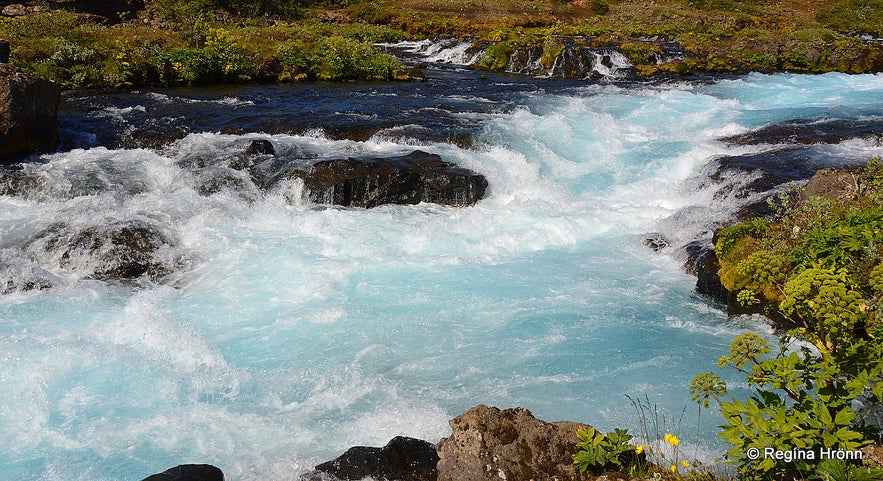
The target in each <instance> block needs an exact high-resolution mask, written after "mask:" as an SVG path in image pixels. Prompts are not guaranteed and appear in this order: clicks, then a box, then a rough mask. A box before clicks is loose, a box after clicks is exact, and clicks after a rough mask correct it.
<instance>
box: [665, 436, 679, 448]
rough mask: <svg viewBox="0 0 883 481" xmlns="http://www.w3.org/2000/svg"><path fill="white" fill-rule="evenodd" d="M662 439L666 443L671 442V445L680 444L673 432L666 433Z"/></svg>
mask: <svg viewBox="0 0 883 481" xmlns="http://www.w3.org/2000/svg"><path fill="white" fill-rule="evenodd" d="M664 439H665V442H667V443H668V444H671V445H672V446H677V445H678V444H681V440H680V439H678V437H677V436H675V435H674V434H666V435H665V437H664Z"/></svg>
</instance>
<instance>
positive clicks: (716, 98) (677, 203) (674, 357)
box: [0, 74, 883, 481]
mask: <svg viewBox="0 0 883 481" xmlns="http://www.w3.org/2000/svg"><path fill="white" fill-rule="evenodd" d="M553 87H554V84H549V86H548V87H545V88H544V89H543V90H542V91H537V92H531V93H529V94H525V95H522V96H520V97H517V98H515V99H513V100H511V102H512V103H513V107H512V108H510V109H505V110H501V111H498V112H494V111H491V112H486V111H483V112H482V113H480V114H475V113H470V112H468V111H467V112H464V113H462V114H458V115H462V116H464V117H468V119H469V122H472V123H473V124H474V125H475V126H476V132H477V134H476V138H475V142H474V145H473V146H472V147H471V148H469V149H465V148H462V147H458V146H456V145H453V144H448V143H440V142H427V143H419V142H414V141H410V142H405V141H402V140H400V139H396V140H393V139H391V138H389V137H384V136H383V135H375V136H374V137H372V138H371V139H369V140H366V141H351V140H331V139H329V138H327V137H325V136H323V135H321V134H318V133H315V134H311V135H289V134H272V135H268V134H260V133H247V134H243V135H232V134H219V133H192V134H190V135H188V136H187V137H185V138H183V139H181V140H179V141H177V142H175V143H174V144H172V145H171V146H169V147H167V148H164V149H159V150H149V149H107V148H104V147H93V148H89V149H74V150H70V151H67V152H63V153H58V154H52V155H48V156H44V159H45V160H47V161H48V162H47V163H45V164H32V165H30V166H28V168H29V169H34V171H35V172H38V173H39V175H40V178H41V179H43V182H41V183H40V186H39V187H38V188H37V189H36V190H35V191H34V192H33V193H32V194H31V195H29V196H27V197H21V196H19V197H12V196H5V197H0V260H2V261H4V263H5V265H7V266H14V267H16V268H17V269H19V270H18V271H14V272H20V269H31V268H39V269H42V270H45V271H48V272H50V273H51V274H52V275H53V276H54V279H55V280H56V282H55V286H54V287H53V288H51V289H47V290H43V291H15V292H11V293H8V294H5V295H0V390H2V392H3V393H4V395H3V401H2V404H0V466H2V469H0V479H3V480H6V479H8V480H21V479H40V480H92V481H96V480H114V481H116V480H131V479H136V480H137V479H141V478H143V477H146V476H147V475H149V474H152V473H155V472H160V471H163V470H165V469H166V468H168V467H171V466H174V465H177V464H182V463H189V462H200V463H210V464H214V465H216V466H219V467H221V468H222V469H223V470H224V472H225V473H226V475H227V479H231V480H258V479H261V480H264V479H272V480H290V479H297V477H298V476H299V475H300V474H301V473H303V472H304V471H306V470H308V469H310V468H311V467H312V466H313V465H315V464H317V463H318V462H321V461H324V460H327V459H330V458H331V457H335V456H337V455H338V454H339V453H340V452H342V451H343V450H345V449H346V448H347V447H349V446H351V445H356V444H360V445H382V444H384V443H386V441H388V440H389V439H390V438H391V437H393V436H396V435H407V436H414V437H419V438H424V439H427V440H430V441H437V440H438V439H440V438H441V437H443V436H446V435H447V434H448V433H449V428H448V426H447V421H448V419H450V418H452V417H454V416H456V415H458V414H460V413H462V412H463V411H465V410H466V409H468V408H470V407H472V406H474V405H476V404H479V403H484V404H489V405H496V406H499V407H512V406H522V407H526V408H528V409H530V410H531V411H532V412H533V413H534V414H535V415H537V416H538V417H540V418H542V419H545V420H549V421H554V420H559V419H570V420H575V421H581V422H586V423H591V424H594V425H596V426H598V427H600V428H602V429H605V430H606V429H612V428H614V427H626V428H630V429H632V430H633V431H635V430H637V429H638V427H639V426H638V424H639V422H638V419H637V416H636V413H635V409H634V407H633V406H632V405H631V403H630V402H629V400H628V398H627V396H632V397H635V398H640V399H648V400H649V401H650V402H651V403H654V404H657V405H659V407H660V409H661V410H662V412H664V413H666V415H667V416H669V417H673V418H677V417H679V416H680V413H681V412H682V411H683V410H684V409H685V407H686V413H685V415H684V422H683V427H682V428H681V438H682V439H684V442H685V445H688V448H689V449H691V450H693V451H694V452H695V453H696V455H697V456H699V457H703V458H705V459H711V458H713V457H714V455H715V453H719V452H721V451H722V449H723V446H722V445H721V444H720V443H719V442H718V441H717V440H716V439H715V436H714V433H715V425H716V424H717V422H716V420H715V418H714V415H713V413H703V417H702V419H701V422H700V423H698V424H697V422H696V407H695V404H692V403H691V401H690V400H689V393H688V385H689V381H690V379H691V378H692V377H693V376H694V375H695V374H696V373H698V372H700V371H704V370H710V369H713V368H714V365H715V361H716V360H717V358H718V357H719V356H721V355H722V354H723V353H724V352H725V350H726V349H727V347H728V344H729V342H730V340H731V339H732V338H733V337H734V336H736V335H738V334H739V333H742V332H745V331H746V330H754V331H756V332H760V333H762V334H763V335H766V336H770V337H772V333H771V331H770V329H769V328H768V327H767V326H766V325H765V324H764V323H763V322H761V321H760V320H759V319H746V318H740V319H727V317H726V315H725V314H724V313H723V312H721V311H720V310H719V308H717V307H715V306H713V305H711V304H709V303H708V302H707V301H705V300H703V299H701V298H699V297H697V296H696V295H695V294H693V292H692V288H693V284H694V282H695V281H694V279H693V278H691V277H690V276H688V275H686V274H684V273H682V271H681V268H680V257H679V255H678V253H677V250H676V249H667V250H664V251H662V252H661V253H654V252H652V251H651V250H649V249H647V248H645V247H643V246H642V244H641V240H642V238H643V237H642V236H643V235H644V234H646V233H648V232H662V233H664V234H665V235H666V236H667V237H668V238H670V239H674V240H679V241H689V240H691V239H693V238H696V237H702V236H703V235H707V234H708V232H709V229H711V228H713V226H714V225H716V223H717V222H722V221H725V220H726V219H728V218H730V217H731V216H732V213H733V211H734V209H736V208H737V206H738V203H739V202H743V201H744V199H742V200H740V199H733V198H729V197H726V196H724V197H720V196H718V197H713V194H714V190H715V187H714V186H709V185H707V183H706V182H703V181H702V178H703V176H702V168H703V167H705V166H706V165H707V164H708V163H709V162H710V161H711V160H713V159H714V158H715V157H716V156H720V155H724V154H740V153H751V152H756V151H759V150H762V149H763V148H765V147H763V146H751V147H730V146H727V145H725V144H724V143H722V142H720V141H719V140H717V139H719V138H721V137H723V136H726V135H731V134H736V133H742V132H745V131H747V130H748V129H753V128H757V127H760V126H762V125H765V124H768V123H772V122H784V121H790V120H794V119H811V118H818V117H822V116H826V115H830V116H842V117H850V118H860V117H874V116H883V75H862V76H846V75H839V74H829V75H821V76H798V75H772V76H770V75H749V76H745V77H740V78H734V79H728V80H720V81H717V82H713V83H686V82H684V83H675V84H664V85H649V84H648V85H641V84H638V85H634V84H633V85H628V86H623V85H620V86H616V85H604V84H602V85H586V86H584V87H576V88H573V87H568V88H567V89H563V90H562V91H561V92H556V91H555V89H554V88H553ZM292 88H296V87H292ZM220 100H221V101H223V102H227V103H230V102H235V101H236V98H230V97H224V98H222V99H220ZM465 101H466V102H481V101H482V99H481V98H476V97H472V98H468V99H466V100H465ZM133 107H134V106H133ZM243 108H249V106H248V105H245V106H244V107H243ZM137 111H138V109H130V110H128V111H126V110H115V111H113V112H110V113H111V114H113V115H115V116H118V117H119V118H125V116H126V115H130V114H133V113H137ZM114 118H116V117H114ZM250 138H268V139H271V140H272V142H273V143H274V144H275V145H276V147H277V150H279V151H280V152H288V153H291V152H298V153H300V154H303V155H307V156H309V155H313V156H316V157H335V156H340V155H345V156H358V155H369V156H380V155H387V154H389V155H394V154H401V153H405V152H409V151H410V150H413V149H415V148H420V149H422V150H426V151H429V152H433V153H437V154H440V155H441V156H442V157H443V158H445V159H446V160H450V161H454V162H457V163H459V164H460V165H462V166H464V167H468V168H471V169H474V170H476V171H479V172H482V173H483V174H485V176H486V177H487V178H488V180H489V183H490V191H489V193H488V195H487V197H486V198H485V199H484V200H483V201H481V202H479V203H478V204H477V205H475V206H473V207H469V208H448V207H441V206H435V205H428V204H421V205H417V206H386V207H381V208H377V209H371V210H354V209H343V208H327V207H319V206H314V205H310V204H309V203H307V202H304V201H302V200H300V199H301V197H300V192H301V191H300V189H301V186H299V185H298V184H297V183H292V184H290V185H287V186H284V187H283V188H279V189H276V190H274V191H272V192H270V193H267V194H261V193H258V194H254V195H242V193H241V192H231V191H221V192H219V193H217V194H214V195H211V196H201V195H199V194H198V193H197V192H196V190H195V187H194V186H195V184H196V182H195V180H194V177H193V174H192V173H191V172H189V171H186V170H184V169H182V168H181V167H179V166H178V164H176V161H178V160H181V159H184V158H186V157H188V156H202V157H205V158H212V157H213V156H215V157H219V156H222V155H224V153H225V152H227V151H229V150H231V149H232V148H233V146H234V144H236V143H237V142H241V141H242V140H243V139H250ZM817 150H818V152H819V153H818V155H819V156H820V157H823V158H824V159H825V160H826V162H827V163H829V164H837V163H842V164H843V165H850V164H855V163H857V162H862V161H863V160H866V159H867V158H868V157H870V156H871V155H873V154H878V155H879V154H880V153H881V147H880V145H878V144H876V143H874V142H870V141H858V140H856V141H848V142H845V143H843V144H839V145H836V146H819V147H818V148H817ZM86 178H89V179H91V181H95V182H97V181H98V180H100V182H103V184H102V185H105V187H104V188H102V189H97V190H93V191H88V192H82V190H83V189H78V188H77V187H76V186H77V185H78V184H77V183H78V182H85V180H83V179H86ZM78 179H79V180H78ZM96 179H98V180H96ZM125 219H149V220H150V221H151V222H154V223H158V224H161V225H163V226H165V228H166V229H168V230H169V231H170V232H172V233H173V235H174V236H175V238H176V239H177V240H178V245H177V246H176V247H175V248H173V249H172V252H163V253H162V255H168V256H172V257H174V258H176V259H178V260H179V261H180V263H181V265H182V269H181V270H180V272H179V273H178V274H176V276H175V278H174V282H172V285H163V286H160V285H152V284H147V285H139V286H134V285H126V284H117V283H107V282H99V281H95V280H90V279H88V278H86V276H84V275H83V274H82V271H79V270H77V269H76V268H70V267H69V268H67V269H62V268H60V267H59V266H58V262H57V258H53V256H52V255H47V256H44V257H41V256H39V255H36V254H33V252H32V250H31V251H29V250H28V249H29V247H28V245H27V244H28V242H27V239H29V238H30V237H31V236H32V235H33V234H34V233H36V232H39V231H40V230H42V229H45V228H46V227H47V226H50V225H52V224H54V223H57V222H62V221H64V222H68V223H72V224H76V225H80V224H82V225H93V224H96V223H97V224H100V223H106V222H110V221H115V220H125ZM6 272H7V273H6V274H3V272H2V271H0V276H2V275H7V276H8V275H11V274H9V272H13V271H12V270H9V269H7V271H6ZM0 280H2V278H0ZM731 380H732V381H734V386H738V383H735V381H737V380H738V378H737V377H732V378H731Z"/></svg>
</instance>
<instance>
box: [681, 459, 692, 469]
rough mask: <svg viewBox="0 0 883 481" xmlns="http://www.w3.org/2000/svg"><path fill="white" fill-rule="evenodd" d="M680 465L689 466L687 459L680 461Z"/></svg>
mask: <svg viewBox="0 0 883 481" xmlns="http://www.w3.org/2000/svg"><path fill="white" fill-rule="evenodd" d="M681 466H683V467H685V468H689V467H690V463H688V462H687V460H686V459H685V460H683V461H681Z"/></svg>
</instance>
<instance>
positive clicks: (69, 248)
mask: <svg viewBox="0 0 883 481" xmlns="http://www.w3.org/2000/svg"><path fill="white" fill-rule="evenodd" d="M175 244H176V242H175V241H174V239H172V237H171V236H170V235H169V234H167V233H165V232H164V231H163V229H161V228H160V227H158V226H156V225H153V224H151V223H148V222H146V221H140V220H132V221H120V222H113V223H110V224H106V225H100V226H92V227H87V228H82V229H77V228H72V227H70V226H66V225H61V224H59V225H54V226H51V227H50V228H48V229H46V230H45V231H43V232H41V233H40V234H38V235H37V236H36V238H35V239H32V240H31V241H30V242H29V244H28V246H27V249H28V250H29V251H30V252H31V253H32V254H33V255H34V256H35V257H48V258H50V259H52V258H54V259H55V261H56V262H57V263H58V266H59V267H61V268H63V269H65V270H70V271H78V272H82V273H83V274H84V275H85V276H86V277H90V278H93V279H98V280H127V279H138V278H140V277H147V278H149V279H151V280H153V281H160V280H161V279H162V278H163V277H165V276H166V275H168V274H170V273H171V272H172V271H173V270H174V268H175V265H174V264H175V263H174V262H173V261H172V260H171V259H169V258H163V257H162V256H160V255H159V254H160V252H161V251H162V250H163V249H165V248H168V247H171V246H174V245H175Z"/></svg>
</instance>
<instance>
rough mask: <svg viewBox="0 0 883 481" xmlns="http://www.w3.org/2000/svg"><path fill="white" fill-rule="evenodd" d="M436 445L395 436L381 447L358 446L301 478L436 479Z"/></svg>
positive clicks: (352, 480)
mask: <svg viewBox="0 0 883 481" xmlns="http://www.w3.org/2000/svg"><path fill="white" fill-rule="evenodd" d="M437 463H438V454H437V453H436V451H435V446H434V445H433V444H431V443H429V442H426V441H422V440H420V439H414V438H408V437H404V436H396V437H395V438H393V439H392V440H391V441H390V442H389V443H387V444H386V446H384V447H382V448H374V447H366V446H355V447H352V448H350V449H348V450H347V451H346V452H345V453H343V454H342V455H341V456H340V457H338V458H337V459H334V460H332V461H328V462H326V463H322V464H320V465H318V466H316V469H315V471H314V472H312V473H308V474H306V475H304V476H301V481H324V480H328V479H333V480H343V481H356V480H360V479H365V478H369V477H370V478H373V479H386V480H396V481H436V479H437V478H438V471H437V469H436V464H437Z"/></svg>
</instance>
